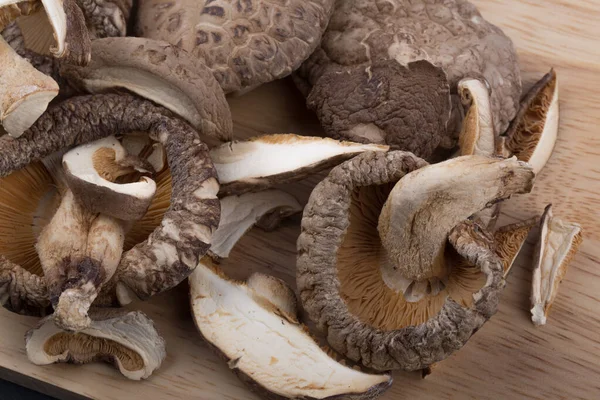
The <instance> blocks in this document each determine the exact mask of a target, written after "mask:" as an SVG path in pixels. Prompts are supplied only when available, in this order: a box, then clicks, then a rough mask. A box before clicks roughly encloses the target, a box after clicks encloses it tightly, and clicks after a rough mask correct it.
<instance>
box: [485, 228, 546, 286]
mask: <svg viewBox="0 0 600 400" xmlns="http://www.w3.org/2000/svg"><path fill="white" fill-rule="evenodd" d="M539 222H540V218H539V217H533V218H530V219H528V220H526V221H522V222H517V223H515V224H510V225H506V226H503V227H501V228H500V229H498V230H497V231H496V232H494V240H495V241H496V253H497V254H498V256H499V257H500V258H501V259H502V262H503V263H504V277H506V276H508V274H509V273H510V270H511V269H512V266H513V264H514V263H515V260H516V259H517V256H518V255H519V253H520V252H521V249H522V248H523V245H524V244H525V240H527V236H528V235H529V232H531V230H532V229H533V227H534V226H536V225H537V224H538V223H539Z"/></svg>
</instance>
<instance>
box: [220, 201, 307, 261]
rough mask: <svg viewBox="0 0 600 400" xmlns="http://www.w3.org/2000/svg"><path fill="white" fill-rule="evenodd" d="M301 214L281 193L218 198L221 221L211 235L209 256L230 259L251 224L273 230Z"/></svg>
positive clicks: (294, 204)
mask: <svg viewBox="0 0 600 400" xmlns="http://www.w3.org/2000/svg"><path fill="white" fill-rule="evenodd" d="M301 211H302V206H301V205H300V203H298V200H296V199H295V198H294V196H292V195H290V194H287V193H285V192H282V191H280V190H265V191H262V192H258V193H246V194H243V195H241V196H229V197H225V198H223V199H221V221H220V222H219V229H217V231H216V232H215V234H214V235H213V240H212V244H211V246H210V253H211V254H212V255H213V256H216V257H219V258H227V257H229V253H230V252H231V249H233V246H235V244H236V243H237V241H238V240H239V239H240V238H241V237H242V236H243V235H244V234H245V233H246V232H247V231H248V230H249V229H250V228H252V226H253V225H254V224H258V225H259V226H260V225H263V226H265V225H266V226H267V227H268V228H271V229H272V228H274V227H275V225H276V224H277V222H278V221H280V220H281V219H283V218H286V217H288V216H290V215H293V214H297V213H299V212H301Z"/></svg>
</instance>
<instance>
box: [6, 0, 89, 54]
mask: <svg viewBox="0 0 600 400" xmlns="http://www.w3.org/2000/svg"><path fill="white" fill-rule="evenodd" d="M23 5H25V6H26V7H27V9H26V10H25V8H24V7H23ZM42 6H43V7H42ZM0 7H1V8H0V31H1V30H2V29H4V28H5V26H6V25H8V23H9V22H10V21H12V20H14V19H16V20H17V23H18V24H19V27H20V28H21V32H22V33H23V38H24V41H25V46H26V47H27V48H28V49H30V50H33V51H35V52H36V53H39V54H44V55H52V56H54V57H56V58H61V59H64V60H65V61H66V62H68V63H72V64H77V65H85V64H87V63H88V62H89V61H90V37H89V34H88V30H87V27H86V25H85V18H84V16H83V13H82V12H81V9H80V8H79V6H78V5H77V3H76V0H37V1H31V0H27V1H22V0H1V1H0ZM15 8H19V9H20V12H18V13H16V12H15Z"/></svg>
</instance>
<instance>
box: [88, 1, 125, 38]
mask: <svg viewBox="0 0 600 400" xmlns="http://www.w3.org/2000/svg"><path fill="white" fill-rule="evenodd" d="M77 4H78V5H79V7H80V8H81V11H82V12H83V15H84V16H85V21H86V25H87V26H88V30H89V32H90V36H92V37H93V38H104V37H114V36H125V34H126V33H127V22H128V20H129V15H130V13H131V8H132V7H133V0H78V2H77Z"/></svg>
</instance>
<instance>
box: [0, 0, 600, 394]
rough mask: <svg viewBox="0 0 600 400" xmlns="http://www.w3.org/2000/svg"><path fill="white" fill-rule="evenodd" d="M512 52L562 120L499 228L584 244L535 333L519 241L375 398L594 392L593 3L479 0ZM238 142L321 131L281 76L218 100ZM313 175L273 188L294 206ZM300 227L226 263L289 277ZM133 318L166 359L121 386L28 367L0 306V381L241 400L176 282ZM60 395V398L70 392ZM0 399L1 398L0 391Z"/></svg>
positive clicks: (598, 3)
mask: <svg viewBox="0 0 600 400" xmlns="http://www.w3.org/2000/svg"><path fill="white" fill-rule="evenodd" d="M474 2H475V3H476V4H477V5H478V6H479V7H480V9H481V10H482V12H483V14H484V15H485V17H486V18H488V19H490V20H491V21H492V22H494V23H496V24H498V25H499V26H501V27H502V28H503V29H504V30H505V31H506V32H507V33H508V35H509V36H511V37H512V38H513V40H514V42H515V44H516V46H517V48H518V50H519V55H520V62H521V65H522V70H523V76H524V81H525V83H526V85H530V84H531V83H532V82H533V81H534V80H536V79H537V78H539V77H541V76H542V75H543V74H544V73H545V72H547V71H548V70H549V68H550V67H555V68H556V69H557V72H558V75H559V79H560V96H561V100H560V106H561V126H560V133H559V141H558V145H557V147H556V151H555V153H554V155H553V156H552V158H551V159H550V162H549V165H548V166H547V167H546V168H545V169H544V170H543V172H542V173H541V174H540V176H539V177H538V179H537V183H536V188H535V190H534V192H533V193H532V194H531V195H528V196H519V197H518V198H514V199H512V200H510V202H509V204H508V205H507V206H506V207H505V208H504V209H503V210H504V211H503V216H502V220H501V223H509V222H512V221H515V220H518V219H523V218H527V217H530V216H532V215H534V214H538V213H540V212H541V211H542V210H543V208H544V206H545V205H546V204H548V203H553V204H554V210H555V215H556V216H558V217H559V218H562V219H567V220H570V221H574V222H578V223H580V224H582V225H583V227H584V230H585V241H584V243H583V245H582V247H581V251H580V253H579V254H578V255H577V256H576V258H575V259H574V261H573V263H572V265H571V268H570V270H569V271H568V272H567V275H566V278H565V280H564V281H563V284H562V287H561V289H560V293H559V296H558V298H557V301H556V303H555V305H554V307H553V309H552V312H551V315H550V318H549V321H548V325H547V326H545V327H542V328H536V327H534V326H533V325H532V323H531V321H530V315H529V308H530V306H529V291H530V280H531V262H530V259H531V251H532V250H531V245H532V244H533V242H534V238H533V237H530V240H529V246H527V248H526V249H525V251H524V253H523V254H522V255H521V256H520V257H519V260H518V263H517V265H516V266H515V267H514V268H513V270H512V272H511V276H510V277H509V278H508V285H507V288H506V290H505V293H504V295H503V298H502V303H501V306H500V309H499V312H498V314H497V315H496V316H495V317H494V318H493V319H492V320H491V321H490V322H488V323H487V324H486V325H485V326H484V327H483V329H481V330H480V331H479V332H478V333H477V334H476V335H475V336H474V337H473V338H472V339H471V340H470V341H469V343H468V344H467V345H466V346H465V347H464V348H463V349H462V350H461V351H459V352H458V353H455V354H454V355H453V356H451V357H450V358H449V359H448V360H446V361H444V362H442V363H440V365H439V366H438V367H437V368H436V369H435V370H434V373H433V374H432V375H431V376H429V377H428V378H427V379H425V380H422V379H421V378H420V375H419V374H417V373H397V374H396V375H395V384H394V386H393V388H392V389H391V390H390V391H389V392H388V393H387V394H386V396H384V399H400V398H411V399H431V398H436V399H515V398H536V399H537V398H539V399H563V398H569V399H575V398H578V399H597V398H600V379H599V378H598V377H599V376H600V334H599V332H600V313H598V310H599V309H600V267H599V263H600V163H599V162H598V160H599V159H600V132H599V130H600V46H599V45H598V38H600V23H599V22H598V21H600V0H578V1H573V0H526V1H518V2H517V1H512V2H510V3H509V2H507V1H506V0H479V1H474ZM230 103H231V106H232V109H233V114H234V117H235V122H236V136H237V137H239V138H243V137H247V136H252V135H257V134H261V133H273V132H295V133H301V134H320V133H321V131H320V129H319V125H318V122H317V121H316V119H315V117H314V116H313V115H312V114H310V113H308V112H306V111H305V110H304V103H303V101H302V99H301V97H300V95H299V93H298V92H297V91H296V90H295V88H294V87H293V84H292V83H291V82H290V81H289V80H284V81H282V82H277V83H274V84H270V85H266V86H265V87H262V88H260V89H258V90H256V91H254V92H252V93H250V94H248V95H246V96H243V97H239V98H232V99H230ZM317 181H318V177H316V178H312V179H311V180H308V181H305V182H301V183H298V184H295V185H290V186H287V187H286V190H289V191H291V192H292V193H294V194H295V195H297V196H298V198H299V199H301V200H302V201H305V200H306V199H307V197H308V195H309V192H310V188H311V187H312V185H314V183H315V182H317ZM298 221H299V219H298V218H296V219H292V220H290V221H288V222H286V224H285V225H284V226H283V227H282V228H281V229H279V230H277V231H276V232H271V233H265V232H260V231H258V230H254V231H252V232H250V234H248V235H247V236H246V237H245V238H244V239H243V240H242V242H241V243H240V245H239V246H238V247H237V248H236V250H235V251H234V252H233V254H232V257H231V258H230V259H229V260H228V261H227V263H226V266H227V270H228V271H229V272H230V273H231V274H232V275H234V276H236V277H238V278H244V277H246V276H248V275H249V274H250V272H251V271H255V270H261V271H265V272H267V273H271V274H273V275H275V276H278V277H281V278H283V279H285V280H287V281H288V282H290V283H294V278H293V275H294V266H295V241H296V238H297V235H298V232H299V228H298ZM138 306H139V308H141V309H142V310H143V311H145V312H146V313H147V314H148V315H149V316H150V317H151V318H152V319H153V320H154V321H155V323H156V325H157V327H158V329H159V330H160V331H161V332H162V334H163V335H164V337H165V338H166V340H167V346H168V357H167V360H166V361H165V363H164V364H163V366H162V368H161V369H160V370H159V371H157V372H156V373H155V375H154V376H153V377H151V378H150V379H149V380H147V381H145V382H142V383H138V382H130V381H127V380H125V379H124V378H122V377H121V376H120V375H119V374H118V373H117V372H116V371H115V370H113V369H111V368H110V367H109V366H107V365H104V364H94V365H86V366H70V365H52V366H47V367H38V366H34V365H32V364H30V363H29V362H28V361H27V357H26V355H25V350H24V340H23V335H24V334H25V332H26V331H27V329H29V328H31V327H32V326H34V325H35V323H36V319H35V318H28V317H22V316H18V315H15V314H11V313H9V312H7V311H5V310H0V338H1V339H0V377H2V378H5V379H9V380H13V381H16V382H18V383H21V384H25V385H27V386H30V387H33V388H35V389H37V390H41V391H45V392H47V393H49V394H53V395H55V396H59V397H62V398H81V396H84V397H90V398H98V399H123V398H136V399H137V398H143V399H148V400H149V399H158V398H161V399H163V398H176V399H183V398H185V399H253V398H255V397H254V396H253V395H251V394H250V393H249V392H248V391H247V390H246V388H245V387H244V386H243V385H242V384H241V383H240V382H239V381H238V380H237V378H235V377H234V375H233V374H232V373H231V372H230V371H228V368H227V366H226V365H224V364H223V363H222V362H221V361H220V360H219V359H218V358H217V357H216V356H215V355H213V354H212V353H211V352H210V351H209V349H208V348H207V347H206V346H205V345H204V343H202V341H201V340H200V339H199V336H198V335H197V334H196V331H195V328H194V326H193V323H192V321H191V319H190V316H189V306H188V301H187V287H186V285H185V284H184V285H181V286H180V287H178V288H176V289H175V290H173V291H172V292H170V293H166V294H163V295H161V296H158V297H156V298H154V299H152V300H151V301H150V302H148V303H144V304H139V305H134V307H138ZM67 391H69V392H71V393H73V395H72V396H71V395H69V394H68V393H69V392H67ZM0 397H1V396H0Z"/></svg>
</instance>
